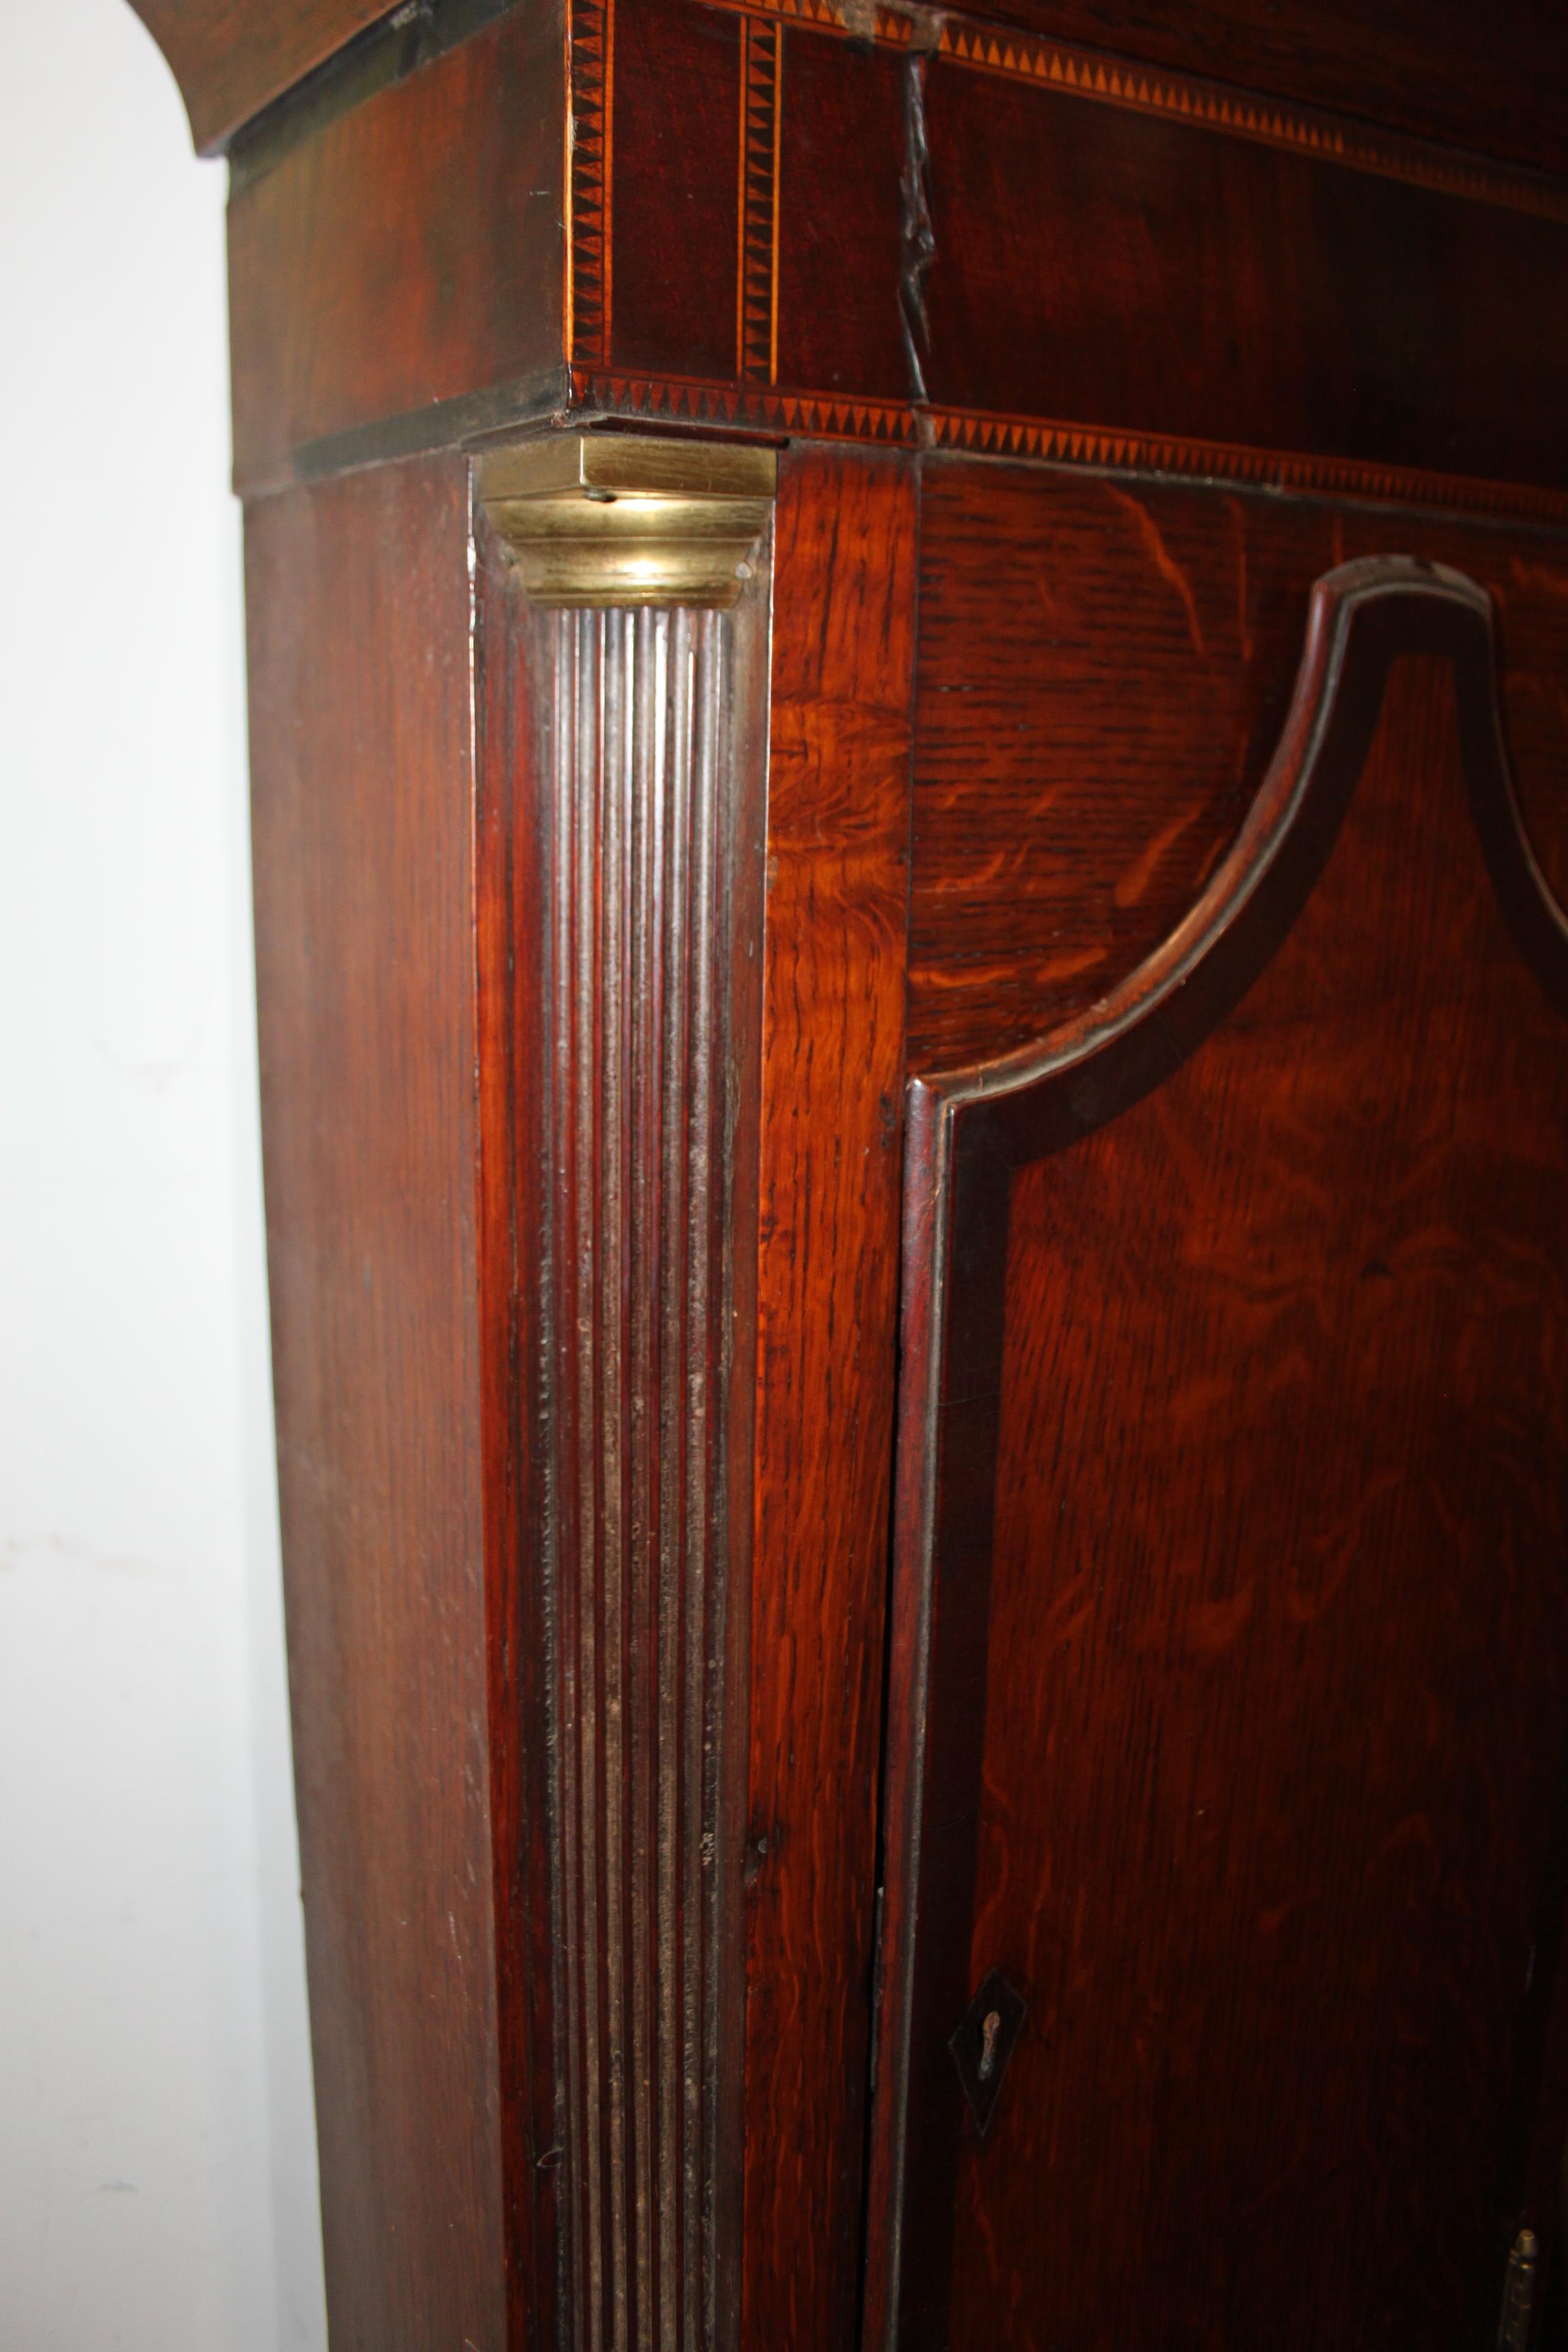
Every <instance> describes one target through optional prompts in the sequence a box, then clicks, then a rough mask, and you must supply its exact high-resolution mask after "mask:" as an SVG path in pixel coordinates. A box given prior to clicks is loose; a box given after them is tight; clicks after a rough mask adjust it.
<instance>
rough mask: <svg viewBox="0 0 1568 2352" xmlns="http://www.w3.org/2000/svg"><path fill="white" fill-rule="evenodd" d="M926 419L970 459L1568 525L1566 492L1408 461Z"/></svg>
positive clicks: (946, 411)
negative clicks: (1195, 479) (1027, 461)
mask: <svg viewBox="0 0 1568 2352" xmlns="http://www.w3.org/2000/svg"><path fill="white" fill-rule="evenodd" d="M930 422H931V439H932V443H933V445H934V446H936V447H938V448H942V449H964V450H970V451H973V454H974V455H975V456H977V457H1024V458H1032V459H1035V460H1037V462H1040V463H1043V464H1047V465H1055V466H1092V467H1096V468H1105V469H1108V470H1110V471H1112V472H1123V471H1125V472H1129V473H1138V474H1185V475H1196V476H1199V477H1206V478H1213V479H1216V480H1220V481H1228V482H1249V483H1254V484H1256V485H1257V486H1258V488H1268V489H1281V490H1300V491H1303V492H1310V494H1312V495H1313V496H1315V497H1320V498H1350V499H1378V500H1380V501H1386V502H1387V503H1389V504H1392V505H1397V506H1415V507H1436V508H1439V509H1452V510H1455V511H1458V512H1459V513H1465V514H1470V513H1474V514H1488V515H1507V516H1510V517H1513V518H1517V519H1518V520H1522V521H1528V522H1538V523H1550V524H1552V525H1554V526H1558V527H1561V526H1563V525H1565V524H1568V492H1564V491H1562V490H1550V489H1541V488H1537V487H1536V486H1535V485H1534V484H1532V483H1528V482H1493V481H1487V480H1484V479H1481V478H1471V477H1468V476H1466V475H1463V474H1440V473H1436V472H1429V471H1427V470H1426V469H1425V468H1422V467H1414V466H1380V465H1377V464H1374V463H1371V462H1369V461H1368V460H1366V459H1364V458H1359V457H1315V456H1310V455H1306V454H1302V453H1298V452H1295V451H1289V450H1279V449H1255V448H1249V447H1247V446H1246V445H1245V444H1243V443H1239V442H1224V441H1188V440H1183V439H1181V438H1179V437H1177V436H1173V435H1171V434H1161V433H1121V432H1116V431H1113V430H1110V429H1108V428H1107V427H1105V426H1102V425H1065V424H1058V423H1055V422H1053V421H1051V420H1050V419H1048V418H1043V417H1013V416H994V415H985V414H983V413H980V412H975V411H968V410H964V409H958V408H933V409H932V410H931V412H930Z"/></svg>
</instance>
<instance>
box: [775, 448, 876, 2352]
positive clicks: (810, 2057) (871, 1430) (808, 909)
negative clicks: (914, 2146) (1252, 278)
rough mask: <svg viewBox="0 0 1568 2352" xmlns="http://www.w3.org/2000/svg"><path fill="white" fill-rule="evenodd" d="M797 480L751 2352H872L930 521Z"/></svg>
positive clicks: (854, 485) (865, 473) (787, 526)
mask: <svg viewBox="0 0 1568 2352" xmlns="http://www.w3.org/2000/svg"><path fill="white" fill-rule="evenodd" d="M915 488H916V486H915V477H914V469H913V467H911V466H910V464H909V463H908V462H907V461H906V460H902V459H899V458H888V457H868V456H866V455H863V454H860V453H847V452H845V453H831V452H827V451H815V452H801V453H799V454H792V455H791V456H790V457H788V458H787V459H786V460H785V463H784V471H783V478H782V480H781V484H780V495H779V511H778V521H777V546H776V559H775V586H774V594H775V602H776V612H777V619H776V623H775V629H774V638H773V717H772V727H771V756H770V771H769V786H768V905H767V950H766V959H767V960H766V968H765V976H764V987H763V1146H762V1152H763V1157H762V1179H761V1202H762V1223H761V1255H760V1259H759V1271H758V1280H757V1296H758V1308H757V1323H758V1348H757V1416H758V1419H757V1472H756V1534H755V1540H754V1549H753V1558H754V1561H755V1577H754V1584H753V1591H752V1691H751V1779H750V1792H749V1799H748V1804H749V1819H748V1825H747V1832H746V1837H747V1843H746V1863H745V1871H746V1883H747V1898H746V1899H747V1917H746V1929H747V1964H746V1977H747V2006H746V2159H745V2160H746V2278H745V2326H744V2332H743V2338H742V2340H743V2341H744V2343H745V2344H746V2345H747V2346H748V2347H756V2352H762V2347H769V2352H772V2347H778V2352H785V2347H793V2346H796V2345H800V2344H807V2343H809V2344H815V2345H820V2346H821V2347H824V2352H828V2347H840V2346H846V2347H847V2346H848V2345H851V2344H852V2343H853V2342H854V2340H855V2334H856V2318H857V2302H858V2266H859V2220H858V2214H859V2183H860V2178H861V2168H862V2164H863V2153H864V2140H865V2098H866V2075H867V2066H868V2029H869V2011H868V2000H867V1993H868V1979H869V1971H870V1965H871V1939H872V1932H873V1910H874V1895H875V1888H876V1854H877V1848H876V1818H877V1815H876V1808H877V1775H878V1766H879V1748H880V1719H879V1717H880V1705H881V1674H882V1664H881V1624H882V1608H883V1595H884V1592H885V1591H886V1578H887V1543H888V1494H889V1481H890V1478H891V1468H892V1445H891V1439H892V1418H891V1416H892V1402H893V1384H894V1373H895V1355H894V1349H895V1339H896V1327H897V1317H898V1295H897V1285H898V1213H899V1207H898V1192H899V1168H900V1121H899V1097H900V1089H901V1086H902V1079H903V998H904V941H905V929H906V923H907V908H908V850H909V839H908V827H909V797H908V774H909V745H910V693H911V687H912V675H913V656H914V644H913V632H912V626H911V623H912V619H913V600H914V559H915V527H916V496H915Z"/></svg>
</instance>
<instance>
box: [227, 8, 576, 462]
mask: <svg viewBox="0 0 1568 2352" xmlns="http://www.w3.org/2000/svg"><path fill="white" fill-rule="evenodd" d="M564 50H565V41H564V32H563V24H562V18H561V9H560V5H559V0H525V5H522V6H521V7H520V8H518V9H516V10H514V11H513V12H512V13H511V14H510V16H504V17H502V18H501V19H500V22H499V23H497V24H495V25H493V26H490V27H489V30H488V31H486V32H483V33H480V34H478V35H477V36H476V37H474V38H473V39H471V40H469V41H467V42H464V43H463V44H462V45H461V46H460V47H457V48H454V49H452V50H449V51H448V52H447V54H446V55H445V56H443V57H440V58H436V59H435V60H434V61H433V62H432V63H431V64H429V65H427V66H426V67H425V68H422V70H421V71H420V72H418V73H416V74H415V75H413V76H411V77H410V78H409V79H407V80H406V81H403V82H399V83H396V84H395V85H394V86H393V87H392V88H390V89H384V90H382V91H380V92H379V93H378V94H377V95H376V96H375V97H374V98H372V99H369V100H367V101H366V102H365V103H364V104H363V105H362V106H360V107H357V108H356V109H354V110H353V112H351V113H349V114H347V115H344V116H342V117H341V118H340V119H338V120H336V121H331V122H329V123H328V124H326V126H325V127H324V128H323V129H321V131H319V132H317V134H316V135H315V136H314V137H312V138H310V139H309V140H307V141H306V142H303V143H302V144H301V145H300V146H297V147H294V148H291V149H290V150H289V152H287V153H286V154H284V155H283V156H282V157H281V159H280V160H279V162H278V163H276V165H275V166H274V167H273V168H272V169H271V170H270V171H268V172H266V173H262V174H261V176H260V177H258V178H256V179H253V180H250V181H248V182H247V183H246V184H244V185H242V186H239V187H237V190H236V193H235V195H234V197H233V199H232V201H231V204H230V206H229V232H228V234H229V279H230V336H231V343H232V358H233V376H234V437H235V471H236V477H237V480H238V482H239V484H240V486H241V487H242V488H253V487H259V486H262V485H265V484H267V483H269V482H274V481H278V480H280V479H284V478H288V476H289V471H290V466H291V460H293V459H294V458H295V457H296V455H297V453H299V452H300V451H301V450H304V451H305V452H307V459H306V462H307V464H308V463H309V456H308V453H309V451H310V447H311V446H312V445H315V444H321V443H325V444H326V445H327V448H326V452H325V454H324V455H323V456H322V457H321V458H320V460H319V461H318V462H319V464H321V466H325V465H328V464H330V463H331V462H332V456H331V445H332V443H333V441H334V439H335V438H336V437H337V436H344V435H352V434H353V433H354V432H355V431H357V430H358V429H359V428H361V427H363V426H364V425H368V424H372V423H381V424H383V425H387V424H388V423H389V422H391V423H396V422H397V421H398V420H401V421H402V429H404V430H405V432H407V433H410V434H417V433H418V432H420V431H422V430H423V431H427V430H428V425H427V423H426V422H425V421H424V414H423V413H424V412H426V411H428V410H429V409H430V407H431V406H432V404H436V403H438V402H442V401H448V400H468V401H469V402H470V403H471V402H472V401H474V400H475V399H476V398H478V397H479V396H480V395H489V396H490V397H491V398H493V399H494V400H495V401H496V402H497V403H498V404H499V412H500V413H498V415H497V416H496V418H495V420H494V421H496V422H500V421H503V416H504V414H505V413H507V412H509V411H510V413H517V412H518V411H519V410H520V409H524V408H526V407H528V406H529V405H530V404H531V401H535V400H536V401H537V403H539V404H543V405H545V406H548V405H549V401H550V398H551V396H552V395H551V392H550V387H549V383H538V382H536V380H538V379H550V380H551V381H554V376H558V374H559V371H560V370H561V368H562V366H563V299H564V296H563V287H564V278H565V248H564V231H563V226H562V202H563V197H562V190H563V172H564V159H563V137H564V121H565V96H564V79H563V76H564ZM552 372H554V376H552ZM530 385H532V386H533V390H532V391H530V389H529V387H530ZM476 421H482V418H481V417H480V416H479V413H478V412H476V415H474V416H470V417H469V418H468V425H469V426H470V428H471V426H472V425H473V424H474V423H475V422H476Z"/></svg>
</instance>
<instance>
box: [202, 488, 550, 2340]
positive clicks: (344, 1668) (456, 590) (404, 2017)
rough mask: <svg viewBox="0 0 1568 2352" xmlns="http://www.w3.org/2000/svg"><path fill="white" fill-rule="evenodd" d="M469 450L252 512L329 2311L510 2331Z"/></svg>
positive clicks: (342, 2316) (272, 1152) (282, 1438)
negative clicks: (489, 1638) (492, 1793)
mask: <svg viewBox="0 0 1568 2352" xmlns="http://www.w3.org/2000/svg"><path fill="white" fill-rule="evenodd" d="M247 596H248V607H249V614H250V637H249V656H250V714H251V777H252V785H253V791H254V796H255V866H256V910H257V965H258V998H259V1018H260V1048H261V1095H262V1117H263V1129H264V1159H265V1165H266V1190H267V1223H268V1265H269V1269H270V1278H271V1296H272V1335H273V1371H274V1382H275V1391H276V1397H277V1410H278V1468H279V1491H280V1496H281V1504H282V1534H283V1559H284V1580H285V1590H286V1599H287V1609H288V1633H289V1686H290V1696H291V1701H292V1711H293V1728H294V1759H295V1786H296V1791H297V1796H298V1802H299V1812H300V1855H301V1866H302V1871H303V1879H304V1897H305V1918H306V1953H307V1960H308V1966H309V1975H310V2021H311V2037H312V2043H313V2048H314V2056H315V2070H316V2111H317V2125H318V2132H319V2137H320V2145H321V2210H322V2226H323V2233H324V2241H325V2252H326V2272H327V2300H328V2310H329V2316H330V2321H331V2334H332V2342H333V2344H334V2346H339V2347H355V2348H356V2352H384V2347H387V2346H389V2345H397V2346H399V2347H407V2352H452V2348H453V2347H454V2346H456V2345H460V2344H462V2343H463V2342H464V2341H465V2339H467V2340H468V2342H469V2343H470V2344H471V2345H472V2346H473V2347H475V2352H502V2346H503V2344H504V2341H505V2333H504V2326H505V2323H504V2311H503V2277H504V2262H503V2252H502V2219H501V2189H500V2118H499V2114H498V2074H497V2022H496V2004H495V1967H496V1959H495V1948H494V1930H493V1922H492V1905H491V1865H490V1813H489V1737H488V1729H487V1719H486V1699H487V1692H486V1666H485V1596H484V1589H483V1577H484V1558H483V1548H484V1535H485V1528H484V1497H483V1492H482V1488H483V1465H482V1458H481V1440H480V1346H479V1302H478V1266H477V1235H476V1207H477V1199H476V1185H477V1178H478V1120H477V1106H476V1099H475V1086H474V1069H475V1033H474V1023H473V1012H472V1006H473V997H474V978H475V971H474V949H473V891H474V869H473V857H472V821H473V765H472V758H471V751H470V738H469V690H470V674H469V666H468V469H467V467H465V466H464V465H463V464H462V463H461V462H460V461H459V460H456V459H452V458H442V459H438V460H427V461H426V462H424V463H422V464H419V465H416V466H412V467H404V468H400V469H393V470H391V471H387V472H383V473H380V474H362V475H360V476H357V477H355V478H353V480H350V481H345V482H342V483H339V484H335V485H332V486H330V487H327V488H321V489H319V490H314V491H309V492H306V491H300V492H297V493H292V494H290V495H289V496H286V497H284V498H281V499H273V500H269V501H268V502H266V503H264V504H263V505H261V506H259V507H258V508H257V509H254V510H253V511H252V513H251V515H250V517H249V520H248V525H247Z"/></svg>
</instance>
